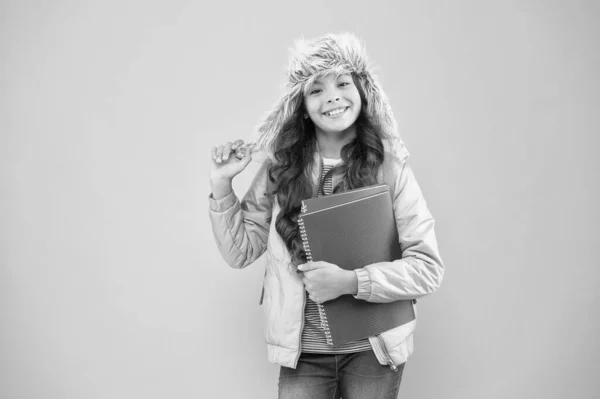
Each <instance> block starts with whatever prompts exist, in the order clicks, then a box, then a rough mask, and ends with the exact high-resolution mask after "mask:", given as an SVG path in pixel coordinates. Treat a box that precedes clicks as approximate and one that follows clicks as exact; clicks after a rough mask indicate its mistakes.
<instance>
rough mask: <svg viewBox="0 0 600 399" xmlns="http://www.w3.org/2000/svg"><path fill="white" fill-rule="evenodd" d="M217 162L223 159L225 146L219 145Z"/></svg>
mask: <svg viewBox="0 0 600 399" xmlns="http://www.w3.org/2000/svg"><path fill="white" fill-rule="evenodd" d="M216 161H217V163H221V162H222V161H223V146H222V145H220V146H219V147H217V159H216Z"/></svg>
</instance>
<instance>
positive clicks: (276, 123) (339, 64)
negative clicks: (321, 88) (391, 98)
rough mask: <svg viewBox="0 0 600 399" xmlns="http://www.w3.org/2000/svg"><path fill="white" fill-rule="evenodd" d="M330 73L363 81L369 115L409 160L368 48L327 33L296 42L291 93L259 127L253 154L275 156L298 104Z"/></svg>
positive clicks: (345, 35)
mask: <svg viewBox="0 0 600 399" xmlns="http://www.w3.org/2000/svg"><path fill="white" fill-rule="evenodd" d="M330 73H335V74H342V73H352V74H354V75H356V76H357V77H358V78H359V79H361V81H362V82H363V86H364V87H363V89H364V92H365V97H366V102H367V112H368V114H369V115H370V117H371V118H373V119H374V120H375V121H376V122H377V123H379V124H380V125H381V126H382V127H383V129H384V132H383V133H384V137H383V138H384V144H387V145H386V147H387V149H388V151H390V152H391V153H393V154H394V155H396V156H398V157H399V158H401V159H405V158H407V157H408V151H407V150H406V147H405V146H404V143H403V142H402V140H401V139H400V136H399V135H398V132H397V125H396V121H395V119H394V116H393V114H392V110H391V108H390V106H389V103H388V101H387V98H386V96H385V94H384V92H383V90H382V89H381V87H380V86H379V84H378V83H377V81H376V80H375V77H374V76H373V74H372V72H371V69H370V68H369V65H368V61H367V54H366V50H365V46H364V45H363V43H362V42H361V41H360V40H359V38H358V37H357V36H355V35H354V34H351V33H341V34H328V35H325V36H323V37H320V38H318V39H314V40H304V39H300V40H298V41H297V42H296V46H295V49H293V50H292V57H291V60H290V63H289V67H288V71H287V86H288V92H287V93H286V94H285V95H284V96H283V98H281V100H279V102H278V103H277V104H276V105H275V107H274V108H273V109H272V110H271V111H270V112H269V113H268V114H267V115H266V117H265V118H264V120H263V121H262V123H261V124H260V125H259V126H258V133H257V139H256V141H255V142H253V143H249V146H250V147H251V148H252V152H256V151H264V152H265V153H266V154H265V155H266V156H267V157H268V158H271V157H272V155H273V153H274V150H275V149H274V148H273V144H274V142H275V138H276V137H277V135H278V134H279V132H280V130H281V128H282V127H283V125H284V123H285V122H286V121H287V120H288V119H289V118H290V117H292V116H293V115H294V112H296V110H297V109H298V108H299V107H300V104H299V102H300V101H302V99H303V96H304V95H306V93H307V91H308V89H309V88H310V87H311V86H312V84H313V83H314V81H315V80H316V79H318V78H319V77H322V76H324V75H327V74H330ZM386 141H387V143H385V142H386Z"/></svg>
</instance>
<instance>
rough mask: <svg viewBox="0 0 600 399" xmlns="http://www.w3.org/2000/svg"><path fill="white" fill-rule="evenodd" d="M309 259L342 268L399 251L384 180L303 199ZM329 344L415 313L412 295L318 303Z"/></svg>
mask: <svg viewBox="0 0 600 399" xmlns="http://www.w3.org/2000/svg"><path fill="white" fill-rule="evenodd" d="M298 222H299V225H300V230H301V235H302V238H303V242H304V249H305V251H306V254H307V259H308V260H311V261H326V262H329V263H333V264H335V265H338V266H339V267H341V268H343V269H346V270H354V269H357V268H361V267H363V266H366V265H369V264H371V263H376V262H384V261H393V260H396V259H400V258H401V257H402V250H401V247H400V243H399V241H398V231H397V229H396V222H395V218H394V214H393V208H392V201H391V196H390V193H389V188H388V187H387V185H376V186H370V187H367V188H362V189H358V190H351V191H347V192H343V193H339V194H334V195H330V196H324V197H318V198H311V199H310V200H305V201H303V207H302V212H301V214H300V218H299V221H298ZM319 312H320V315H321V322H322V325H323V326H324V328H325V335H326V337H327V341H328V343H329V344H330V345H340V344H344V343H347V342H352V341H356V340H359V339H362V338H366V337H369V336H374V335H377V334H379V333H381V332H384V331H386V330H389V329H391V328H394V327H397V326H399V325H402V324H405V323H408V322H410V321H412V320H414V319H415V314H414V308H413V304H412V301H411V300H401V301H396V302H389V303H373V302H367V301H364V300H359V299H355V298H354V297H353V296H352V295H342V296H340V297H338V298H336V299H334V300H331V301H327V302H325V303H323V304H320V305H319Z"/></svg>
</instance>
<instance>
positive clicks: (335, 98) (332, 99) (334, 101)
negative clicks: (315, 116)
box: [327, 95, 340, 103]
mask: <svg viewBox="0 0 600 399" xmlns="http://www.w3.org/2000/svg"><path fill="white" fill-rule="evenodd" d="M338 101H340V97H339V96H337V95H336V96H334V97H331V98H330V99H329V100H328V101H327V102H328V103H336V102H338Z"/></svg>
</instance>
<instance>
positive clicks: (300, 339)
mask: <svg viewBox="0 0 600 399" xmlns="http://www.w3.org/2000/svg"><path fill="white" fill-rule="evenodd" d="M305 307H306V292H304V290H303V291H302V314H301V315H300V316H301V319H300V320H302V322H301V323H300V338H299V339H298V354H297V355H296V360H295V361H294V366H297V365H298V359H300V355H301V354H302V330H304V308H305Z"/></svg>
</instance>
